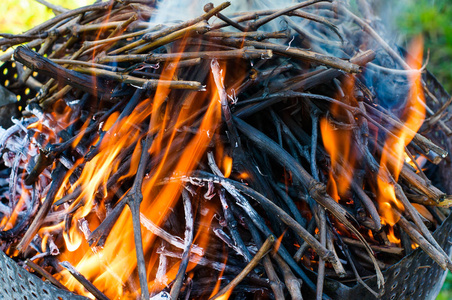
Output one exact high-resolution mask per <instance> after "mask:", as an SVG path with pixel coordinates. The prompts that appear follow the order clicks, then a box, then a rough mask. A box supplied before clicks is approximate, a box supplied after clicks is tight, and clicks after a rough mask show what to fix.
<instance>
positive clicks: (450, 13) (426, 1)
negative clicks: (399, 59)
mask: <svg viewBox="0 0 452 300" xmlns="http://www.w3.org/2000/svg"><path fill="white" fill-rule="evenodd" d="M451 20H452V6H451V5H450V0H435V1H433V0H418V1H413V0H412V1H410V2H409V4H408V6H407V7H406V8H405V10H404V12H403V13H402V14H401V15H400V16H399V17H398V22H397V25H398V27H399V29H400V31H401V32H402V33H403V34H406V37H407V39H409V38H411V37H413V36H415V35H418V34H422V35H423V36H424V38H425V49H430V63H429V65H428V67H427V68H428V69H429V70H430V71H432V72H433V74H434V75H435V76H437V77H438V79H439V81H440V82H441V83H442V84H443V85H444V87H445V88H446V90H447V91H449V92H450V91H452V68H451V64H450V61H451V60H452V21H451Z"/></svg>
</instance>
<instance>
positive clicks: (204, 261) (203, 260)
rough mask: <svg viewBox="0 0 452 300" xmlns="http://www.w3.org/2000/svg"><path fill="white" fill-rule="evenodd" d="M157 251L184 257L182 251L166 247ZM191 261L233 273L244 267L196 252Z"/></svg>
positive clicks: (171, 255)
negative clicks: (174, 250)
mask: <svg viewBox="0 0 452 300" xmlns="http://www.w3.org/2000/svg"><path fill="white" fill-rule="evenodd" d="M156 253H157V254H159V255H162V256H167V257H172V258H177V259H182V253H180V252H173V251H170V250H168V249H166V248H165V247H159V248H158V249H157V250H156ZM190 262H192V263H195V264H197V265H199V266H204V267H208V268H211V269H213V270H216V271H220V272H221V271H223V270H224V272H225V273H231V274H238V273H240V271H242V270H243V268H242V267H239V266H233V265H229V264H224V263H222V262H218V261H216V260H210V259H207V258H205V257H204V256H198V255H196V254H194V253H191V254H190ZM249 276H252V277H255V278H256V277H258V275H256V274H253V273H251V274H250V275H249Z"/></svg>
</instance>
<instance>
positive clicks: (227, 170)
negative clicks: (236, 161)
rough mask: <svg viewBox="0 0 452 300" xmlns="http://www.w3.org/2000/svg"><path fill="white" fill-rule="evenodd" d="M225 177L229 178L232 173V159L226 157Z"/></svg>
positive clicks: (224, 164) (224, 165) (224, 163)
mask: <svg viewBox="0 0 452 300" xmlns="http://www.w3.org/2000/svg"><path fill="white" fill-rule="evenodd" d="M223 168H224V177H226V178H228V177H229V176H230V175H231V172H232V157H229V156H226V157H225V158H224V160H223Z"/></svg>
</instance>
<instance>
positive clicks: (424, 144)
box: [365, 103, 448, 158]
mask: <svg viewBox="0 0 452 300" xmlns="http://www.w3.org/2000/svg"><path fill="white" fill-rule="evenodd" d="M365 106H366V109H369V111H371V112H372V113H374V114H376V115H377V116H378V117H379V118H382V119H383V120H384V121H385V122H388V123H389V124H390V125H392V126H394V127H395V128H397V129H398V130H404V131H408V132H409V133H410V134H413V135H414V137H413V142H414V143H416V144H418V146H419V147H421V148H422V149H423V150H424V152H425V153H427V154H428V153H429V151H433V152H435V153H437V154H438V155H440V156H441V157H442V158H445V157H446V156H447V155H448V152H447V151H445V150H444V149H442V148H441V147H439V146H437V145H436V144H434V143H433V142H432V141H430V140H429V139H428V138H426V137H424V136H422V135H421V134H419V133H415V132H413V131H412V130H411V129H409V128H407V127H406V126H405V125H404V124H402V123H401V122H400V121H399V120H396V119H395V118H393V117H392V116H391V115H390V114H389V113H388V112H387V111H385V110H384V109H383V108H382V107H378V109H377V108H375V107H373V106H372V105H369V104H367V103H365Z"/></svg>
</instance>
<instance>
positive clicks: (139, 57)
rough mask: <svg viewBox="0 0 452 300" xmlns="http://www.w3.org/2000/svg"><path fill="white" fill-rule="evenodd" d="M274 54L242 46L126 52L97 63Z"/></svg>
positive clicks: (226, 57) (101, 59)
mask: <svg viewBox="0 0 452 300" xmlns="http://www.w3.org/2000/svg"><path fill="white" fill-rule="evenodd" d="M272 56H273V53H272V51H271V50H260V49H250V48H242V49H236V50H230V51H200V52H183V53H150V54H125V55H114V56H103V57H99V58H97V59H96V62H97V63H100V64H103V63H111V62H143V63H156V62H167V61H175V60H181V61H183V60H187V59H195V58H200V59H221V60H223V59H238V58H243V59H259V58H263V59H269V58H271V57H272ZM137 67H139V66H137Z"/></svg>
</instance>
